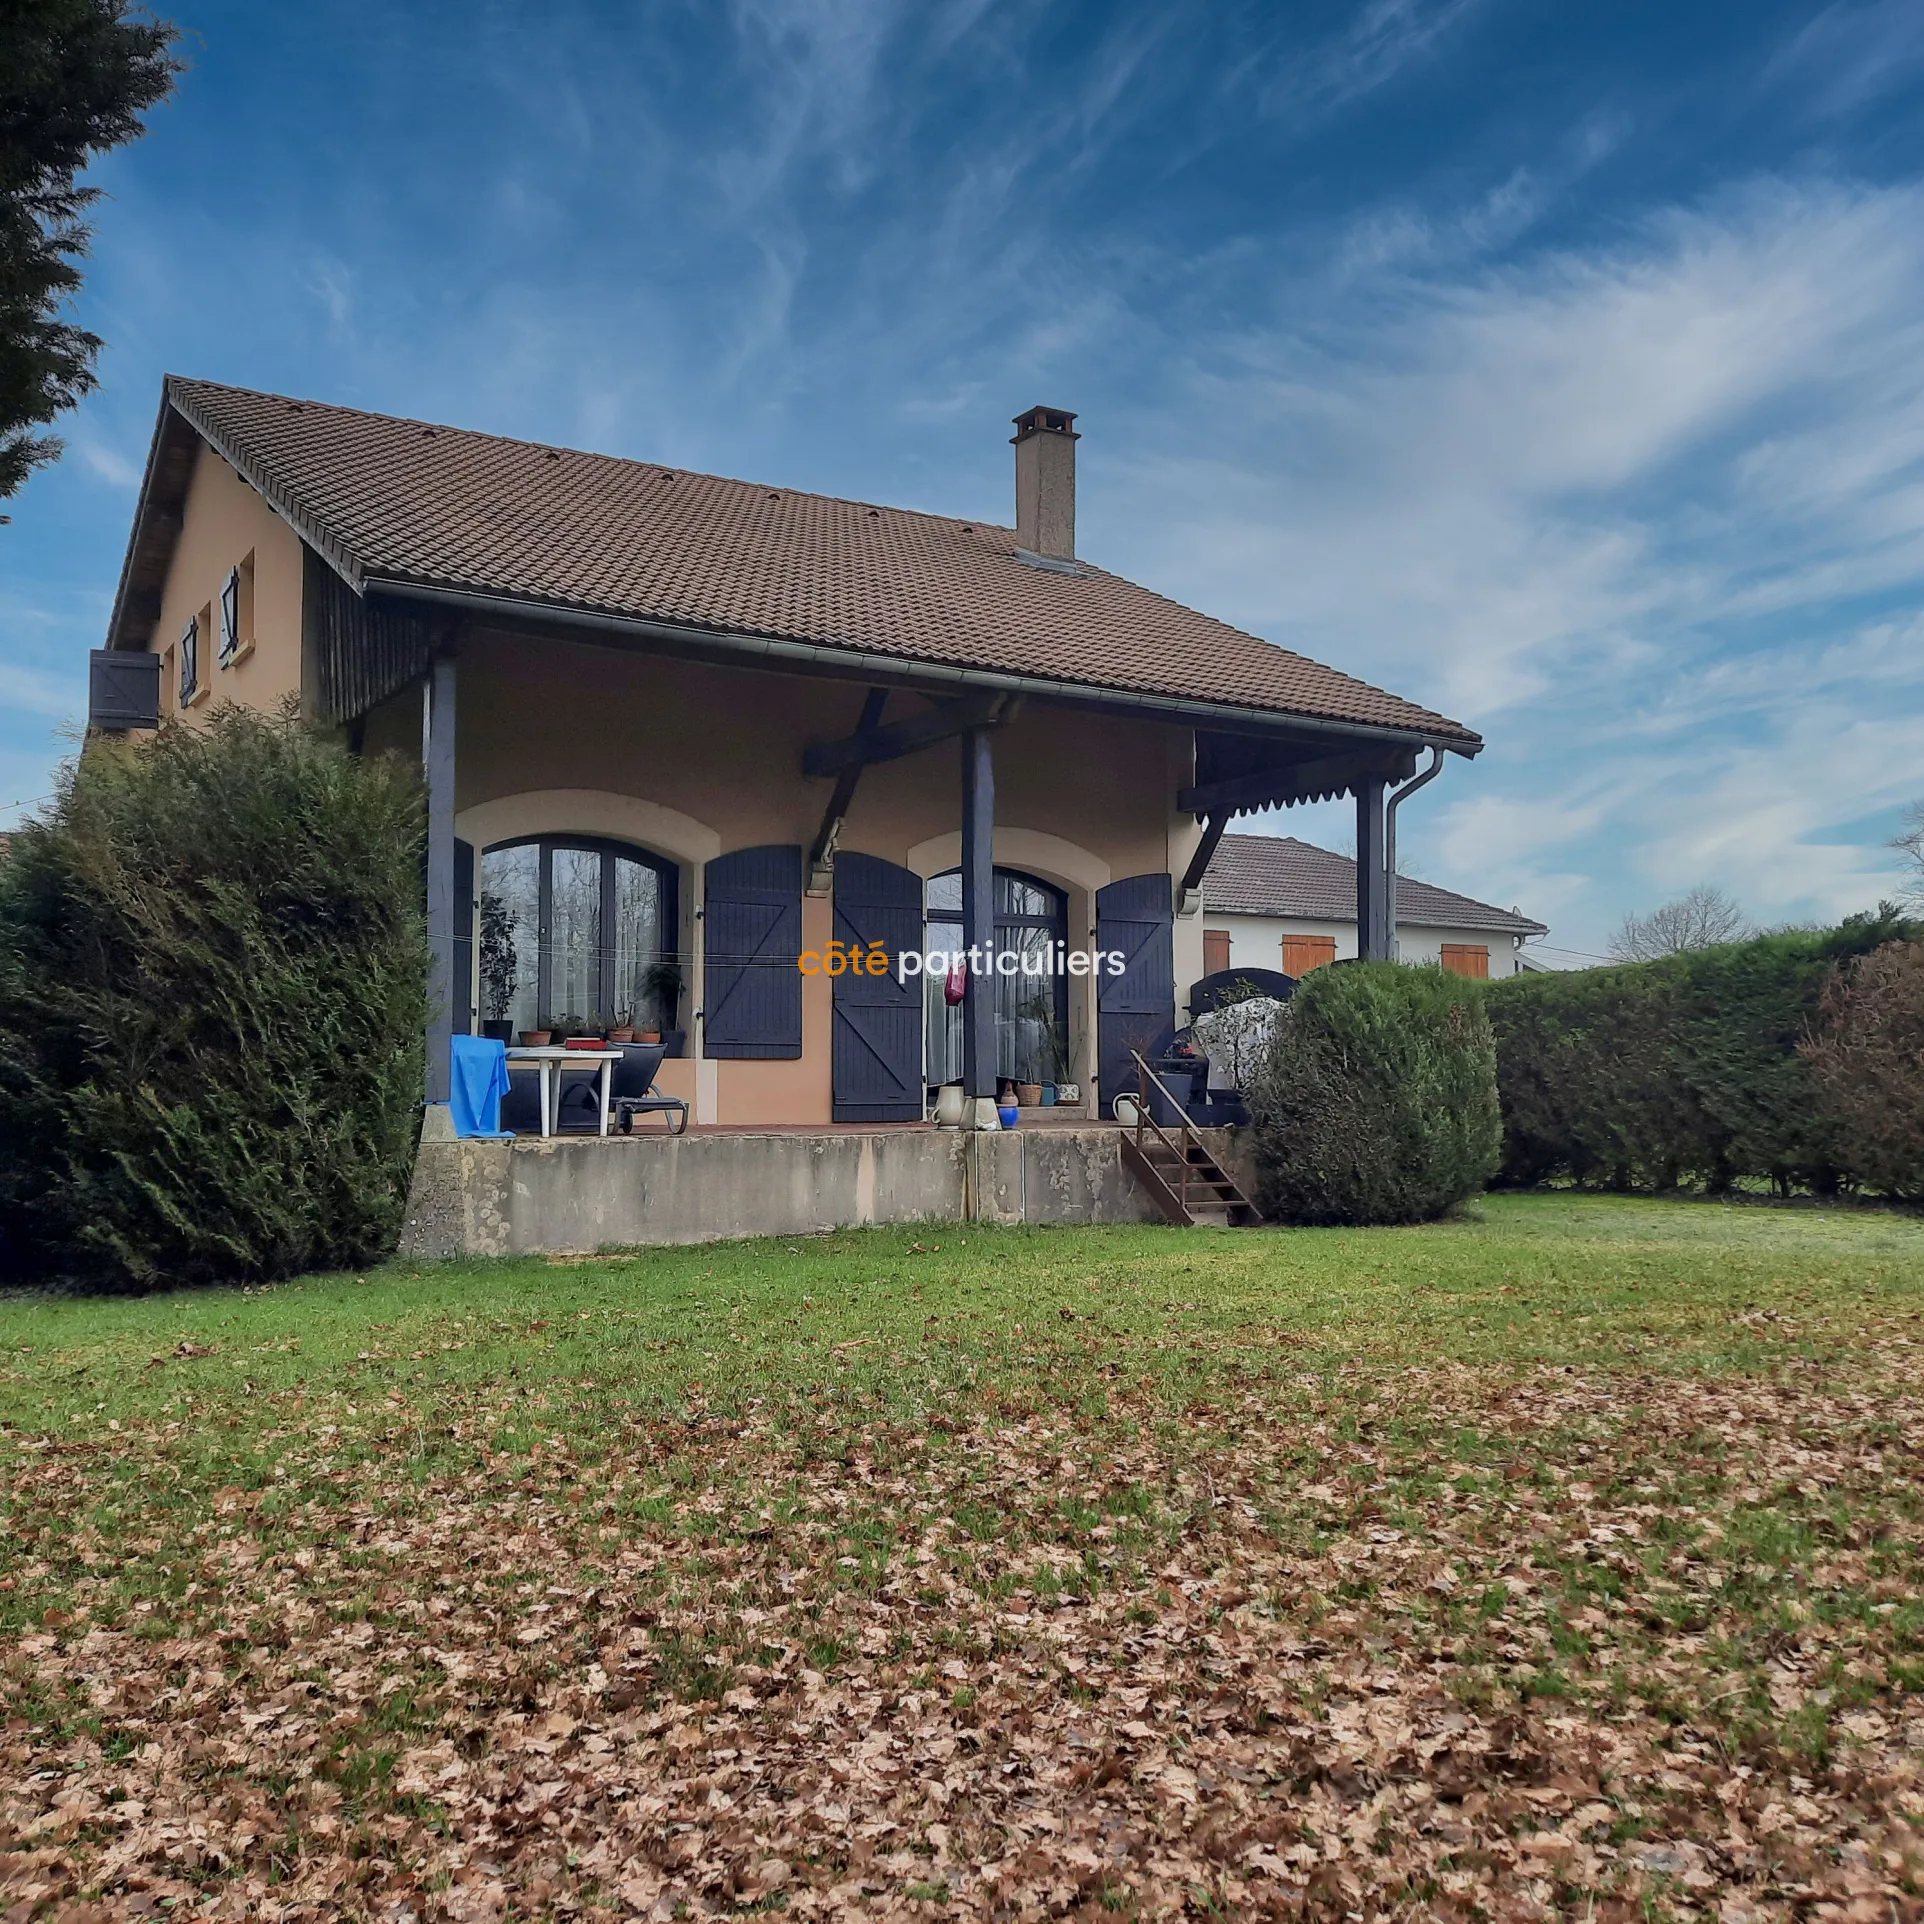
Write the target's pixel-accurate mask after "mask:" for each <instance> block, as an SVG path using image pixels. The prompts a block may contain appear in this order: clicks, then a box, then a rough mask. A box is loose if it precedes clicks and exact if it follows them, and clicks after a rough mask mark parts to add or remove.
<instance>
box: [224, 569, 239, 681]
mask: <svg viewBox="0 0 1924 1924" xmlns="http://www.w3.org/2000/svg"><path fill="white" fill-rule="evenodd" d="M239 648H240V570H239V569H238V568H229V569H228V571H227V579H226V580H225V581H223V582H222V583H221V589H220V665H221V666H222V667H223V668H225V667H226V666H227V664H228V663H229V662H230V661H232V660H233V659H234V656H235V654H236V653H237V652H238V650H239Z"/></svg>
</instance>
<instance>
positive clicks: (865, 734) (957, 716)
mask: <svg viewBox="0 0 1924 1924" xmlns="http://www.w3.org/2000/svg"><path fill="white" fill-rule="evenodd" d="M877 692H882V691H879V690H878V691H877ZM1021 704H1022V697H1021V696H1020V695H1007V694H1002V693H1000V692H997V693H994V694H987V695H966V696H963V697H962V698H961V699H960V700H958V701H945V702H943V703H942V704H941V705H940V706H939V707H937V708H933V709H931V710H930V711H929V712H928V713H927V714H924V715H911V716H909V717H908V719H907V720H906V721H899V722H890V723H889V724H888V726H887V727H886V728H884V727H882V726H880V725H879V724H878V723H875V722H871V721H870V720H869V719H868V712H869V711H868V710H867V709H864V710H863V711H862V715H863V719H862V723H861V726H860V727H858V728H857V729H856V731H855V733H854V734H853V735H851V736H849V737H848V738H847V740H845V741H839V742H817V743H816V744H815V745H814V746H813V747H812V748H810V749H808V750H807V752H806V753H804V755H803V756H802V773H803V774H804V775H807V776H810V777H812V778H815V779H820V778H821V777H822V776H825V775H839V774H841V773H842V772H843V771H844V770H845V769H861V768H866V767H867V766H868V765H869V764H870V763H871V762H892V761H897V760H899V759H900V758H901V757H902V756H904V755H913V754H915V753H916V752H917V751H918V750H920V749H924V748H932V747H934V745H935V744H936V743H937V742H942V741H948V740H949V739H950V738H951V737H953V736H956V735H964V734H967V733H968V731H969V730H970V729H971V728H996V727H999V726H1000V725H1001V724H1002V723H1004V722H1006V721H1010V720H1012V719H1013V718H1014V716H1015V714H1016V711H1017V709H1018V708H1020V706H1021ZM880 712H881V711H880V710H879V709H878V710H877V711H876V713H877V714H879V713H880Z"/></svg>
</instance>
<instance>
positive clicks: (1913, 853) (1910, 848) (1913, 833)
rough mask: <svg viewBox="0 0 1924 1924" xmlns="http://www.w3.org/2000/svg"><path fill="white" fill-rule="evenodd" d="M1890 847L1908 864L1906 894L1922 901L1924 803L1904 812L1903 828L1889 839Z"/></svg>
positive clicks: (1923, 879)
mask: <svg viewBox="0 0 1924 1924" xmlns="http://www.w3.org/2000/svg"><path fill="white" fill-rule="evenodd" d="M1891 847H1892V848H1894V849H1896V850H1897V852H1898V853H1899V854H1900V855H1902V856H1903V858H1904V859H1905V860H1906V861H1907V862H1909V863H1910V865H1911V869H1912V875H1911V880H1910V886H1909V888H1908V889H1907V890H1906V893H1907V894H1909V895H1912V896H1914V897H1916V898H1918V899H1919V900H1924V802H1913V803H1912V804H1911V805H1910V807H1909V808H1908V809H1906V810H1905V812H1904V826H1903V828H1902V829H1901V830H1900V831H1899V832H1898V833H1897V834H1895V835H1893V836H1892V837H1891Z"/></svg>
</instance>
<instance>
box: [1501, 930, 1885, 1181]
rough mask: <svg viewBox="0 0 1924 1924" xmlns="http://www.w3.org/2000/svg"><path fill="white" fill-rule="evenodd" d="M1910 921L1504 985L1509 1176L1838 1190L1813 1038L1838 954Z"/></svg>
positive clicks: (1832, 1129) (1832, 1117)
mask: <svg viewBox="0 0 1924 1924" xmlns="http://www.w3.org/2000/svg"><path fill="white" fill-rule="evenodd" d="M1910 928H1911V925H1910V924H1908V923H1906V922H1904V921H1903V919H1902V918H1901V917H1899V916H1898V915H1897V914H1896V912H1895V911H1894V910H1891V909H1889V908H1888V907H1886V908H1885V909H1883V910H1880V911H1879V913H1878V914H1877V915H1874V916H1873V915H1862V916H1856V917H1853V918H1852V919H1851V920H1850V921H1848V922H1845V923H1844V924H1843V925H1842V926H1840V927H1838V928H1836V929H1829V930H1792V931H1787V932H1785V933H1782V934H1777V935H1765V936H1759V937H1756V938H1755V939H1754V940H1751V941H1748V942H1733V943H1728V944H1725V945H1724V946H1722V947H1719V948H1713V949H1701V950H1698V951H1696V952H1695V953H1692V954H1687V955H1672V956H1665V957H1664V958H1662V959H1661V960H1660V961H1656V962H1640V963H1629V964H1624V965H1622V966H1619V967H1615V968H1603V969H1585V970H1582V971H1580V972H1575V973H1571V974H1567V975H1529V976H1513V977H1510V978H1507V979H1506V980H1504V981H1501V982H1496V983H1492V984H1491V985H1490V988H1489V991H1488V1004H1489V1011H1490V1020H1491V1024H1492V1026H1493V1028H1494V1030H1495V1033H1496V1051H1497V1082H1498V1088H1499V1090H1500V1093H1501V1096H1502V1102H1503V1166H1502V1171H1501V1177H1500V1179H1501V1180H1502V1181H1504V1182H1506V1183H1513V1184H1528V1183H1541V1182H1547V1181H1554V1180H1566V1179H1567V1180H1574V1181H1576V1182H1580V1183H1590V1184H1596V1185H1598V1186H1600V1187H1607V1188H1614V1189H1671V1188H1675V1187H1677V1186H1678V1185H1680V1184H1684V1183H1701V1184H1702V1185H1704V1186H1705V1187H1706V1188H1708V1189H1710V1190H1711V1191H1713V1192H1721V1191H1723V1190H1726V1189H1728V1188H1729V1187H1730V1186H1731V1185H1732V1184H1733V1183H1735V1182H1737V1181H1739V1180H1744V1179H1752V1180H1765V1181H1770V1182H1772V1183H1775V1184H1776V1185H1777V1186H1778V1188H1779V1189H1780V1190H1783V1191H1785V1192H1788V1191H1789V1190H1790V1189H1792V1188H1794V1187H1800V1186H1801V1187H1807V1188H1810V1189H1814V1190H1816V1191H1818V1192H1819V1193H1829V1192H1831V1191H1834V1190H1835V1189H1836V1188H1837V1187H1838V1185H1839V1183H1840V1181H1841V1180H1842V1179H1843V1178H1844V1177H1845V1176H1846V1175H1847V1174H1848V1173H1849V1170H1850V1154H1849V1147H1848V1142H1847V1140H1846V1137H1845V1135H1844V1133H1843V1132H1842V1131H1841V1130H1840V1124H1839V1118H1838V1117H1837V1115H1836V1114H1835V1112H1834V1111H1833V1110H1831V1109H1830V1108H1828V1107H1827V1106H1826V1105H1825V1104H1824V1103H1823V1102H1822V1100H1821V1099H1820V1092H1819V1090H1818V1087H1817V1085H1816V1082H1815V1080H1814V1079H1813V1076H1812V1074H1811V1070H1810V1067H1809V1065H1808V1063H1807V1062H1806V1061H1805V1059H1804V1057H1803V1056H1802V1055H1801V1054H1800V1052H1799V1051H1800V1045H1801V1044H1802V1043H1803V1042H1804V1041H1805V1039H1806V1038H1807V1037H1808V1035H1809V1033H1810V1030H1811V1025H1812V1022H1813V1020H1814V1018H1815V1017H1816V1014H1817V1011H1818V1007H1819V1003H1820V1001H1821V998H1822V997H1823V994H1824V991H1825V986H1826V984H1827V983H1828V982H1829V980H1830V978H1831V975H1832V972H1833V970H1834V968H1835V967H1836V965H1837V963H1838V962H1839V961H1840V960H1843V959H1845V958H1848V957H1850V956H1854V955H1861V954H1864V953H1866V952H1868V951H1869V950H1871V949H1873V948H1875V947H1877V946H1878V945H1879V944H1880V943H1882V942H1884V941H1887V940H1890V939H1892V937H1894V936H1902V935H1904V934H1906V933H1908V932H1909V931H1910Z"/></svg>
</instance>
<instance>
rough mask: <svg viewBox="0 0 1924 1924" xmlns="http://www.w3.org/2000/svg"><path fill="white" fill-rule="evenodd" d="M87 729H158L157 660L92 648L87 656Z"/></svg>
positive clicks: (140, 654) (120, 650) (122, 650)
mask: <svg viewBox="0 0 1924 1924" xmlns="http://www.w3.org/2000/svg"><path fill="white" fill-rule="evenodd" d="M87 726H88V727H89V728H98V729H102V730H104V731H107V732H109V733H119V732H121V731H122V730H125V729H129V728H158V727H159V726H160V657H159V656H158V655H150V654H147V653H146V652H144V651H139V652H137V651H135V650H134V649H131V648H96V649H94V650H93V651H92V652H91V653H90V654H89V655H88V657H87Z"/></svg>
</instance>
